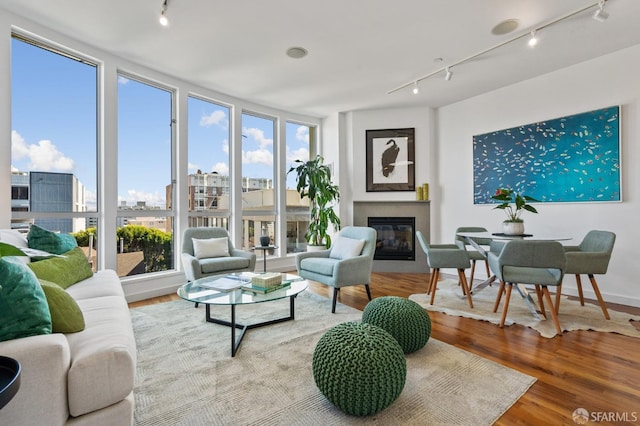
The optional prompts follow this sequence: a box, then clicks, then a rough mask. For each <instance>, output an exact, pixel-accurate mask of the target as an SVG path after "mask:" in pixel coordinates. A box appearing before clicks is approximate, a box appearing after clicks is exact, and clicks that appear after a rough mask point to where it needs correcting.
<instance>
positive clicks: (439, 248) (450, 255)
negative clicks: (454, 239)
mask: <svg viewBox="0 0 640 426" xmlns="http://www.w3.org/2000/svg"><path fill="white" fill-rule="evenodd" d="M416 238H418V242H419V243H420V247H422V250H423V251H424V253H425V254H426V255H427V263H428V266H429V268H431V269H432V271H431V276H430V281H429V286H428V289H427V294H429V293H431V302H430V303H431V304H432V305H433V301H434V299H435V297H436V290H437V288H438V278H439V277H440V269H441V268H445V269H446V268H453V269H456V270H457V271H458V279H459V280H460V285H461V286H462V293H463V294H465V295H466V296H467V302H468V303H469V307H470V308H473V300H471V289H470V287H469V286H468V285H467V277H466V275H465V274H464V270H465V269H466V268H468V267H469V266H470V265H471V261H470V260H469V254H468V253H467V251H466V250H465V249H464V248H460V247H459V246H457V245H456V244H429V243H428V242H427V240H426V239H425V238H424V235H423V234H422V232H420V231H416Z"/></svg>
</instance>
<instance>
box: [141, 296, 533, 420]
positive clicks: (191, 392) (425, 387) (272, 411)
mask: <svg viewBox="0 0 640 426" xmlns="http://www.w3.org/2000/svg"><path fill="white" fill-rule="evenodd" d="M330 304H331V302H330V300H329V299H326V298H324V297H321V296H318V295H315V294H312V293H310V292H304V293H302V294H300V295H299V296H298V298H297V300H296V311H295V314H296V317H295V320H294V321H288V322H284V323H280V324H275V325H270V326H267V327H263V328H257V329H253V330H249V331H248V332H247V334H246V335H245V337H244V340H243V342H242V345H241V346H240V348H239V350H238V352H237V354H236V356H235V357H234V358H232V357H231V355H230V344H231V343H230V330H229V328H227V327H225V326H220V325H217V324H212V323H207V322H205V321H204V316H205V313H204V308H203V307H202V306H200V307H199V308H198V309H195V308H194V305H193V303H188V302H186V301H174V302H167V303H162V304H156V305H148V306H143V307H140V308H134V309H131V316H132V321H133V326H134V331H135V336H136V343H137V347H138V363H137V374H136V384H135V390H134V394H135V403H136V408H135V423H136V424H137V425H153V426H159V425H322V426H325V425H365V424H367V425H370V424H374V425H397V424H403V425H444V424H447V425H453V424H460V425H490V424H493V423H494V422H495V421H496V420H497V419H498V418H499V417H500V416H501V415H502V414H503V413H504V412H505V411H506V410H508V409H509V407H511V405H512V404H513V403H514V402H516V401H517V400H518V399H519V398H520V397H521V396H522V395H523V394H524V393H525V392H526V391H527V389H529V387H530V386H531V385H532V384H533V383H534V382H535V378H533V377H530V376H528V375H525V374H522V373H520V372H517V371H515V370H512V369H510V368H507V367H504V366H502V365H500V364H497V363H495V362H493V361H489V360H486V359H484V358H481V357H479V356H477V355H474V354H471V353H469V352H466V351H464V350H461V349H458V348H456V347H454V346H451V345H448V344H446V343H443V342H440V341H438V340H435V339H430V340H429V342H428V343H427V345H426V346H425V347H424V348H422V349H421V350H419V351H416V352H414V353H413V354H409V355H407V356H406V360H407V381H406V384H405V387H404V389H403V391H402V393H401V394H400V396H399V398H398V399H397V400H396V401H395V402H393V403H392V404H391V405H390V406H389V407H387V408H386V409H385V410H383V411H381V412H380V413H377V414H375V415H373V416H370V417H364V418H361V417H354V416H349V415H346V414H344V413H342V412H341V411H339V410H338V409H337V408H335V407H334V406H333V404H331V403H330V402H329V401H328V400H327V399H326V398H325V397H324V396H323V395H322V394H321V393H320V391H319V390H318V388H317V387H316V385H315V382H314V379H313V374H312V369H311V361H312V358H313V351H314V349H315V346H316V343H317V342H318V340H319V339H320V337H321V336H322V335H323V333H324V332H325V331H326V330H328V329H329V328H330V327H332V326H333V325H336V324H339V323H341V322H345V321H359V320H360V319H361V315H362V313H361V312H360V311H358V310H355V309H352V308H350V307H347V306H344V305H341V304H338V306H337V307H336V313H335V314H331V306H330ZM288 309H289V308H288V300H280V301H275V302H269V303H260V304H256V305H248V306H239V307H238V308H237V315H238V317H239V318H240V321H245V320H246V321H250V322H258V321H260V320H264V319H267V318H273V317H275V316H283V315H286V314H287V313H288ZM228 311H229V307H215V309H212V315H214V316H220V317H223V316H225V315H226V316H227V317H228V315H229V312H228Z"/></svg>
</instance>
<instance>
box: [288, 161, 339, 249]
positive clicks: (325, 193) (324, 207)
mask: <svg viewBox="0 0 640 426" xmlns="http://www.w3.org/2000/svg"><path fill="white" fill-rule="evenodd" d="M294 163H295V164H294V165H293V166H291V168H290V169H289V171H288V172H287V174H289V173H291V172H295V173H296V176H297V181H298V184H297V187H296V190H297V191H298V193H299V194H300V198H302V199H304V198H305V197H308V198H309V201H310V204H311V205H310V207H311V218H310V220H309V228H308V229H307V232H306V233H305V236H304V237H305V239H306V240H307V243H308V245H311V246H322V247H324V248H327V247H329V246H331V236H330V235H329V230H330V229H329V226H330V225H331V226H333V227H334V228H335V229H340V218H339V217H338V215H337V214H336V212H335V211H334V210H333V205H334V203H336V202H338V201H339V200H340V187H338V185H334V184H333V182H332V181H331V168H329V166H327V165H326V164H324V158H323V157H322V156H320V155H316V157H315V158H314V159H312V160H309V161H302V160H296V161H295V162H294Z"/></svg>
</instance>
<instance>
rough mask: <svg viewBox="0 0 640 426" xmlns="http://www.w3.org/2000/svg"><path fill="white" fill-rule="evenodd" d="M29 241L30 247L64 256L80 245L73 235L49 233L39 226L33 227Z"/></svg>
mask: <svg viewBox="0 0 640 426" xmlns="http://www.w3.org/2000/svg"><path fill="white" fill-rule="evenodd" d="M27 241H28V242H29V247H31V248H34V249H38V250H44V251H47V252H49V253H53V254H63V253H65V252H68V251H69V250H71V249H73V248H74V247H78V243H77V242H76V239H75V238H74V237H73V236H72V235H69V234H59V233H56V232H52V231H47V230H46V229H44V228H41V227H39V226H38V225H31V228H30V229H29V233H28V234H27Z"/></svg>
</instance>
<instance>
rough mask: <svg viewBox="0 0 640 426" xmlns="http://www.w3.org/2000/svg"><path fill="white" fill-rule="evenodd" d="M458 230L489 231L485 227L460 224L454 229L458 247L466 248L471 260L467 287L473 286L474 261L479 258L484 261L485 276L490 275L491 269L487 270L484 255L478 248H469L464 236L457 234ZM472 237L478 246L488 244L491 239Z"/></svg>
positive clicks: (486, 261)
mask: <svg viewBox="0 0 640 426" xmlns="http://www.w3.org/2000/svg"><path fill="white" fill-rule="evenodd" d="M458 232H489V231H487V228H482V227H479V226H461V227H459V228H458V229H456V244H457V245H458V246H459V247H460V248H464V249H465V250H467V253H468V254H469V259H470V260H471V276H470V277H469V287H473V276H474V274H475V271H476V261H478V260H480V261H483V262H484V266H485V268H486V270H487V278H489V277H490V276H491V271H489V261H488V260H487V258H486V257H485V255H483V254H482V253H480V252H479V251H478V250H476V249H474V248H471V249H470V248H469V245H468V244H467V242H466V241H465V240H464V238H463V237H461V236H459V235H458ZM472 239H473V241H474V242H476V243H477V244H478V245H479V246H490V245H491V241H492V240H491V238H480V237H473V238H472Z"/></svg>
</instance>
